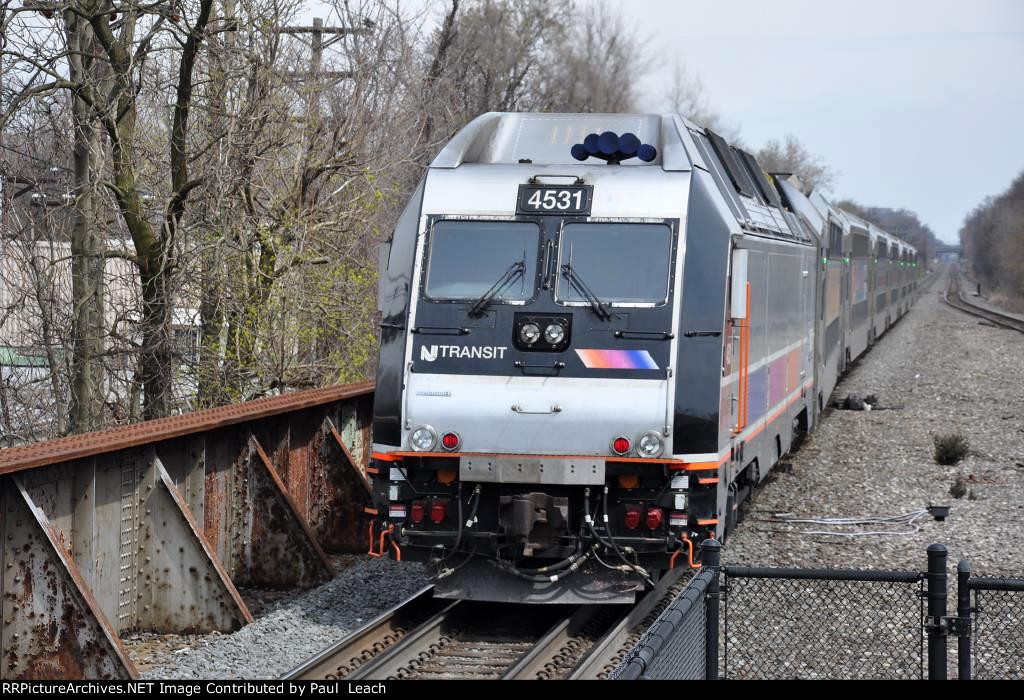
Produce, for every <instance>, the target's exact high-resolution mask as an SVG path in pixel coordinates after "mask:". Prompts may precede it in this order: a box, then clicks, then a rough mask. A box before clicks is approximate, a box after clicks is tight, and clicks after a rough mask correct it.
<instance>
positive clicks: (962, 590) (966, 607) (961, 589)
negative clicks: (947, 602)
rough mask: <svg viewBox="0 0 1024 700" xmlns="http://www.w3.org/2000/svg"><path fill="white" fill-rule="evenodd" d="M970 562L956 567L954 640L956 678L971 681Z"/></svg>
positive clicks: (961, 562) (965, 561)
mask: <svg viewBox="0 0 1024 700" xmlns="http://www.w3.org/2000/svg"><path fill="white" fill-rule="evenodd" d="M970 579H971V562H969V561H967V560H966V559H961V560H960V563H959V564H957V566H956V614H957V617H959V618H960V619H959V620H958V624H959V625H960V634H959V635H958V636H957V639H956V661H957V668H956V677H957V678H958V679H960V680H962V681H969V680H971V632H972V631H973V630H972V629H971V626H972V625H971V589H970V584H969V581H970Z"/></svg>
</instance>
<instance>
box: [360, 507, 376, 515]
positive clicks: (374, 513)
mask: <svg viewBox="0 0 1024 700" xmlns="http://www.w3.org/2000/svg"><path fill="white" fill-rule="evenodd" d="M363 512H364V513H369V514H370V515H377V509H376V508H363Z"/></svg>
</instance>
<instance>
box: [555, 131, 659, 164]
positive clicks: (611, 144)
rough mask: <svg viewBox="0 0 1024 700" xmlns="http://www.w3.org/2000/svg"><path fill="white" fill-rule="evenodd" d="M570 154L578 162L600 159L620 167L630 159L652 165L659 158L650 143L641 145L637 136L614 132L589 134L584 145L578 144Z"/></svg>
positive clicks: (584, 140)
mask: <svg viewBox="0 0 1024 700" xmlns="http://www.w3.org/2000/svg"><path fill="white" fill-rule="evenodd" d="M570 152H571V153H572V157H573V158H575V159H576V160H586V159H587V158H591V157H593V158H600V159H601V160H604V161H607V162H608V164H609V165H618V164H619V163H621V162H622V161H624V160H628V159H630V158H639V159H640V160H642V161H644V162H645V163H650V162H651V161H652V160H654V159H655V158H656V157H657V156H658V149H656V148H655V147H654V146H652V145H650V144H648V143H640V139H638V138H637V136H636V134H630V133H625V134H623V135H622V136H619V135H618V134H616V133H615V132H614V131H605V132H604V133H602V134H587V137H586V138H585V139H583V143H577V144H576V145H575V146H573V147H572V150H571V151H570Z"/></svg>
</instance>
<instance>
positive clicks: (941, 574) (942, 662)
mask: <svg viewBox="0 0 1024 700" xmlns="http://www.w3.org/2000/svg"><path fill="white" fill-rule="evenodd" d="M946 558H947V553H946V545H944V544H932V545H928V619H927V625H926V628H927V630H928V680H931V681H944V680H946V677H947V676H946V627H945V624H946V622H945V620H944V618H945V617H946V584H947V581H946V578H947V577H946Z"/></svg>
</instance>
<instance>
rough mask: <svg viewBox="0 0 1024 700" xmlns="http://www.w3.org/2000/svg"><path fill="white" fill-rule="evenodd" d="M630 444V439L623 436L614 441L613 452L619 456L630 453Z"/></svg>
mask: <svg viewBox="0 0 1024 700" xmlns="http://www.w3.org/2000/svg"><path fill="white" fill-rule="evenodd" d="M629 448H630V444H629V438H628V437H625V436H623V435H620V436H619V437H617V438H615V439H614V440H612V452H614V453H615V454H617V455H624V454H627V453H628V452H629Z"/></svg>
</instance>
